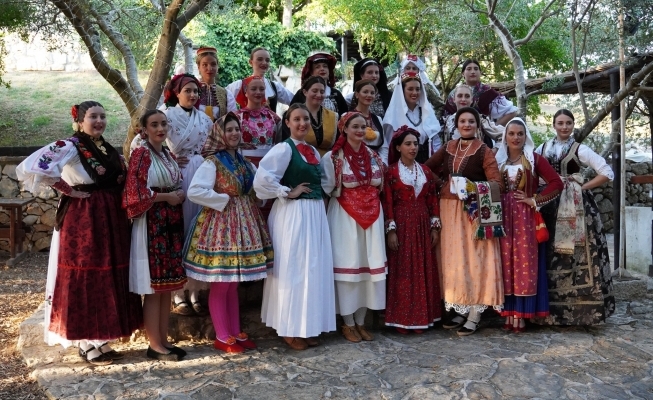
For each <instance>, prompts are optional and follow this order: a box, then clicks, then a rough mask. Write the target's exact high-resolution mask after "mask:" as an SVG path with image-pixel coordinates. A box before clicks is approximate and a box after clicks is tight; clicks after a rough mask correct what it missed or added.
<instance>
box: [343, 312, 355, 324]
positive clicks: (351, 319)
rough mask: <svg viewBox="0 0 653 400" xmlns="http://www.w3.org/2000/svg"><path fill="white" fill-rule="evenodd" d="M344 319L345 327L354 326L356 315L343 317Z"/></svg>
mask: <svg viewBox="0 0 653 400" xmlns="http://www.w3.org/2000/svg"><path fill="white" fill-rule="evenodd" d="M342 319H344V320H345V325H347V326H354V314H349V315H343V316H342Z"/></svg>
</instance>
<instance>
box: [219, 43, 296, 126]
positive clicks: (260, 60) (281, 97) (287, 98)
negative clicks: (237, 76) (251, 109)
mask: <svg viewBox="0 0 653 400" xmlns="http://www.w3.org/2000/svg"><path fill="white" fill-rule="evenodd" d="M249 65H251V66H252V76H258V77H259V78H261V79H262V80H263V82H264V83H265V92H264V93H265V95H264V102H263V103H264V104H265V105H266V106H267V107H268V108H269V109H270V110H272V111H273V112H276V110H277V103H281V104H291V100H292V98H293V93H292V92H291V91H290V90H288V89H286V87H285V86H283V84H281V83H280V82H276V81H274V82H272V81H270V80H268V79H267V78H265V74H266V73H267V72H268V71H269V70H270V52H269V51H268V50H267V49H266V48H264V47H257V48H255V49H254V50H252V52H251V54H250V56H249ZM244 86H245V79H241V80H237V81H234V82H231V83H230V84H229V85H227V87H226V89H227V90H228V91H230V92H231V93H232V94H233V95H234V96H235V97H236V103H238V106H239V107H240V108H243V107H247V99H246V98H245V88H244ZM243 129H244V128H243Z"/></svg>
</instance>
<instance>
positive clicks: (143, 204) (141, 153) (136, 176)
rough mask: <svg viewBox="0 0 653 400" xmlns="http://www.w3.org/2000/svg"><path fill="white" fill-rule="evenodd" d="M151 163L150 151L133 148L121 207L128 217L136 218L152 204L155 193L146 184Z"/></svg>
mask: <svg viewBox="0 0 653 400" xmlns="http://www.w3.org/2000/svg"><path fill="white" fill-rule="evenodd" d="M151 164H152V159H151V158H150V151H149V150H148V149H147V148H145V147H139V148H137V149H135V150H134V152H133V153H132V156H131V158H130V159H129V169H128V171H127V181H126V182H125V190H124V192H123V196H122V207H123V208H124V209H125V210H127V217H129V218H138V217H139V216H141V215H142V214H143V213H144V212H146V211H147V210H149V209H150V207H152V204H154V200H155V199H156V193H154V192H153V191H152V190H150V188H149V187H148V186H147V177H148V174H149V170H150V165H151Z"/></svg>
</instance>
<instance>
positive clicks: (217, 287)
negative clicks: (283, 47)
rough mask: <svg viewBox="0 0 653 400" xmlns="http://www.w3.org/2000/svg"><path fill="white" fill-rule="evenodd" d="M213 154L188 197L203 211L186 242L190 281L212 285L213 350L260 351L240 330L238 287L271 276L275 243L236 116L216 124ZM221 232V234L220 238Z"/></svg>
mask: <svg viewBox="0 0 653 400" xmlns="http://www.w3.org/2000/svg"><path fill="white" fill-rule="evenodd" d="M216 133H217V134H216V135H215V138H216V142H215V143H214V146H213V147H212V148H211V149H207V148H205V150H207V151H208V152H209V153H211V155H209V156H207V157H206V159H205V160H204V163H202V165H201V166H200V167H199V168H198V170H197V172H196V173H195V176H194V177H193V181H192V182H191V184H190V187H189V188H188V198H189V199H190V200H191V201H193V202H194V203H196V204H200V205H202V206H204V207H203V208H202V211H200V213H199V215H198V216H197V220H196V221H195V224H194V226H193V228H192V230H191V234H190V235H189V237H188V238H187V240H186V246H185V249H184V266H185V267H186V271H187V273H188V276H190V277H192V278H194V279H197V280H198V281H203V282H210V283H211V291H210V292H209V310H210V312H211V319H212V320H213V326H214V327H215V332H216V340H215V342H214V347H215V348H216V349H218V350H222V351H225V352H227V353H241V352H243V351H245V349H253V348H256V344H254V342H252V341H251V340H249V339H248V336H247V334H246V333H245V332H242V331H241V330H240V312H239V307H238V283H239V282H247V281H255V280H259V279H263V278H265V277H266V276H267V268H271V267H272V261H273V260H272V257H273V253H272V242H271V240H270V235H269V233H268V227H267V224H266V222H265V220H264V219H263V216H262V214H261V212H260V211H259V209H258V207H257V205H256V196H255V194H254V189H253V187H252V184H253V181H254V174H255V172H256V168H255V167H254V165H253V164H252V163H251V162H249V161H247V160H246V159H245V158H244V157H243V156H242V155H240V154H239V153H238V151H237V150H238V148H239V147H240V146H241V145H242V134H241V131H240V121H239V120H238V117H237V116H236V115H235V114H234V113H228V114H227V115H226V116H225V117H224V118H222V119H220V120H218V126H216ZM216 233H217V234H216Z"/></svg>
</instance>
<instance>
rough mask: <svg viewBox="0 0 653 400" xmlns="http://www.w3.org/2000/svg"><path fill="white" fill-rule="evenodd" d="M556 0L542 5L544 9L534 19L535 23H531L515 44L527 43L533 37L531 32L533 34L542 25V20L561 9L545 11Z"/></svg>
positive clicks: (555, 0) (550, 0)
mask: <svg viewBox="0 0 653 400" xmlns="http://www.w3.org/2000/svg"><path fill="white" fill-rule="evenodd" d="M558 1H559V0H549V2H548V3H547V5H546V6H545V7H544V10H542V15H540V18H538V19H537V21H535V24H533V26H531V29H530V30H529V31H528V33H527V34H526V36H524V37H523V38H521V39H517V40H515V46H521V45H523V44H526V43H528V42H529V41H530V40H531V38H532V37H533V34H535V31H536V30H537V29H538V28H539V27H540V25H542V23H544V21H546V20H547V19H548V18H550V17H552V16H554V15H557V14H559V13H560V12H561V11H562V10H561V9H560V10H555V11H551V12H547V11H548V10H549V8H551V7H552V6H553V5H554V4H555V3H557V2H558Z"/></svg>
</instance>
